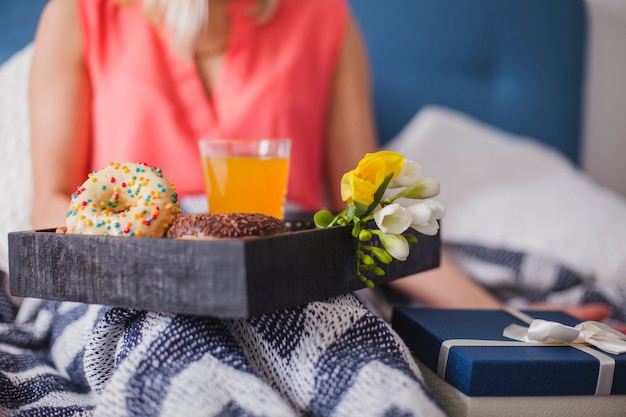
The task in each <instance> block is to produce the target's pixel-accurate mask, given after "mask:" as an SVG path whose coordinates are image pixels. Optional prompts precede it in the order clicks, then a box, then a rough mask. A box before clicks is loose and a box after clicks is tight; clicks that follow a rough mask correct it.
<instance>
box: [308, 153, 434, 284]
mask: <svg viewBox="0 0 626 417" xmlns="http://www.w3.org/2000/svg"><path fill="white" fill-rule="evenodd" d="M421 171H422V169H421V166H420V165H419V164H418V163H416V162H414V161H411V160H408V159H405V157H404V156H403V155H402V154H399V153H397V152H391V151H379V152H375V153H368V154H366V155H365V156H364V157H363V159H361V161H359V163H358V165H357V167H356V168H355V169H354V170H352V171H350V172H347V173H346V174H344V176H343V178H342V179H341V198H342V200H343V201H345V202H346V208H345V209H344V210H343V211H342V212H341V213H339V214H337V215H334V214H333V213H331V212H330V211H328V210H320V211H318V212H317V213H315V216H314V221H315V225H316V227H319V228H323V227H335V226H341V227H350V228H352V235H353V236H354V237H355V238H356V239H357V241H358V245H357V252H356V268H357V276H358V277H359V279H360V280H361V281H363V283H364V284H365V285H366V286H368V287H370V288H372V287H374V281H373V280H372V279H371V278H370V277H374V276H378V277H381V276H384V275H385V270H384V265H386V264H389V263H391V262H393V261H405V260H406V259H407V257H408V255H409V244H414V243H417V238H416V237H415V236H414V235H413V234H409V233H406V231H407V230H408V229H409V228H412V229H414V230H416V231H418V232H420V233H422V234H424V235H429V236H433V235H436V234H437V232H438V231H439V222H438V221H439V220H440V219H441V218H442V217H443V216H444V214H445V209H444V207H443V206H442V205H441V203H439V202H438V201H436V200H432V199H430V198H432V197H435V196H436V195H438V194H439V183H438V182H437V181H435V180H434V179H432V178H420V175H421ZM390 190H399V191H397V192H396V193H395V194H394V193H392V192H391V191H390ZM400 199H409V200H419V201H417V202H414V203H413V204H411V205H402V204H400V202H399V200H400ZM374 239H378V240H379V241H380V243H382V247H381V246H379V245H376V244H375V242H374Z"/></svg>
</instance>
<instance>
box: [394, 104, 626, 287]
mask: <svg viewBox="0 0 626 417" xmlns="http://www.w3.org/2000/svg"><path fill="white" fill-rule="evenodd" d="M387 148H388V149H391V150H395V151H397V152H400V153H403V154H404V155H405V156H406V157H407V158H409V159H413V160H415V161H416V162H419V163H420V164H421V165H422V168H423V175H424V176H427V177H433V178H435V179H437V180H438V181H439V182H440V183H441V190H442V191H441V194H440V196H439V197H437V198H438V199H439V201H441V202H442V203H443V204H444V206H445V207H446V216H445V218H444V219H443V222H442V231H441V237H442V241H443V242H444V243H446V242H448V243H460V242H466V243H476V244H482V245H485V246H489V247H500V248H504V249H511V250H518V251H524V252H529V253H534V254H537V255H542V256H547V257H551V258H552V259H554V260H556V261H559V262H561V263H563V264H564V265H566V266H568V267H570V268H572V269H574V270H576V271H579V272H581V273H585V274H593V275H594V276H595V277H596V278H598V279H603V280H611V281H616V282H622V283H626V199H624V198H623V197H622V196H621V195H619V194H617V193H615V192H613V191H611V190H609V189H607V188H604V187H601V186H599V185H598V184H596V183H594V182H593V181H592V180H591V179H590V178H589V177H588V176H587V175H586V174H584V173H583V172H582V171H581V170H579V169H577V168H575V167H574V166H573V165H572V164H571V163H570V162H569V161H568V160H567V159H566V158H565V157H563V156H562V155H561V154H560V153H558V152H557V151H556V150H553V149H551V148H548V147H547V146H545V145H543V144H541V143H539V142H538V141H535V140H533V139H531V138H526V137H521V136H516V135H513V134H510V133H507V132H504V131H502V130H499V129H496V128H494V127H491V126H488V125H486V124H484V123H482V122H479V121H478V120H475V119H472V118H470V117H469V116H467V115H464V114H462V113H459V112H456V111H452V110H449V109H445V108H440V107H427V108H424V109H422V110H421V111H420V112H419V113H418V114H417V115H416V116H415V117H414V118H413V120H412V121H411V122H410V123H409V124H408V125H407V126H406V127H405V128H404V129H403V130H402V131H401V132H400V133H399V134H398V136H397V137H396V138H395V139H394V140H393V141H391V142H390V143H389V144H388V146H387Z"/></svg>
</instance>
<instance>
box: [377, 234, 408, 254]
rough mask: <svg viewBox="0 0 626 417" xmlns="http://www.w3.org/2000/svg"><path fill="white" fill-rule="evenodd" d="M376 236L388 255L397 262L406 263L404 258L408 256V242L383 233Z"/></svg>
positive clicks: (399, 237) (398, 236)
mask: <svg viewBox="0 0 626 417" xmlns="http://www.w3.org/2000/svg"><path fill="white" fill-rule="evenodd" d="M378 236H379V237H380V241H381V242H382V244H383V246H384V247H385V250H386V251H387V252H389V255H391V256H393V258H394V259H397V260H398V261H406V258H408V256H409V242H407V241H406V239H405V238H404V237H402V236H401V235H388V234H385V233H381V234H379V235H378Z"/></svg>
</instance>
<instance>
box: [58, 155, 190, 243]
mask: <svg viewBox="0 0 626 417" xmlns="http://www.w3.org/2000/svg"><path fill="white" fill-rule="evenodd" d="M178 213H180V205H179V203H178V195H177V193H176V187H175V186H174V185H173V184H171V183H170V182H169V181H168V180H167V178H165V177H164V176H163V173H162V172H161V169H159V168H154V167H150V166H147V165H145V164H138V163H129V162H124V163H120V162H112V163H110V164H109V166H107V167H105V168H103V169H101V170H98V171H93V172H91V173H90V174H89V176H88V178H87V180H86V181H85V182H84V183H83V184H82V185H81V186H79V187H78V189H77V190H76V191H75V192H74V193H73V194H72V201H71V203H70V207H69V210H68V211H67V214H66V222H65V223H66V228H67V231H66V233H73V234H83V235H105V236H126V237H132V236H134V237H163V236H164V235H165V233H166V232H167V230H168V228H169V227H170V225H171V224H172V223H173V222H174V219H175V218H176V216H177V215H178Z"/></svg>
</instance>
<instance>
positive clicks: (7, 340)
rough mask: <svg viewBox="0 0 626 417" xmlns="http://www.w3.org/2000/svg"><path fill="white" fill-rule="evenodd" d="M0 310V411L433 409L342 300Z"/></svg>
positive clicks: (391, 340)
mask: <svg viewBox="0 0 626 417" xmlns="http://www.w3.org/2000/svg"><path fill="white" fill-rule="evenodd" d="M0 313H1V315H2V316H3V317H2V319H3V320H4V323H0V393H2V395H0V415H15V416H115V417H122V416H142V417H145V416H305V415H306V416H429V417H431V416H443V415H444V414H443V413H442V412H441V411H440V409H439V408H438V406H437V405H436V403H435V402H434V400H433V399H432V397H431V396H430V394H429V393H428V392H427V390H426V389H425V387H424V384H423V382H422V379H421V375H420V373H419V370H418V369H417V368H416V365H415V363H414V362H413V360H412V359H411V357H410V354H409V352H408V350H407V348H406V347H405V345H404V344H403V342H402V341H401V340H400V339H399V338H398V336H397V335H396V334H395V333H394V332H393V331H392V330H391V329H390V327H389V325H388V324H387V323H386V322H384V321H382V320H381V319H379V318H378V317H377V316H375V315H373V314H372V313H370V312H369V311H368V310H366V309H365V308H364V307H363V306H362V305H361V304H360V303H359V301H358V300H356V299H355V298H354V297H353V296H341V297H337V298H335V299H332V300H329V301H328V302H316V303H311V304H309V305H307V306H304V307H300V308H294V309H290V310H286V311H280V312H276V313H273V314H267V315H263V316H259V317H255V318H252V319H250V320H231V319H218V318H206V317H197V316H184V315H174V314H165V313H157V312H145V311H137V310H129V309H122V308H111V307H102V306H97V305H86V304H78V303H69V302H64V303H59V302H50V301H46V302H44V301H39V300H32V299H31V300H27V301H26V304H25V305H24V306H23V307H22V309H21V310H20V312H19V316H18V317H17V319H16V320H15V321H13V318H14V313H15V310H14V308H12V307H11V306H10V305H9V304H7V302H6V301H2V302H0Z"/></svg>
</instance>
